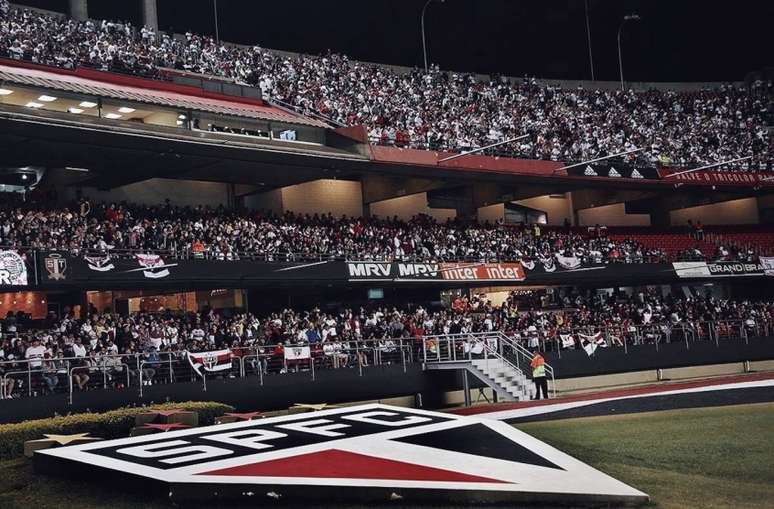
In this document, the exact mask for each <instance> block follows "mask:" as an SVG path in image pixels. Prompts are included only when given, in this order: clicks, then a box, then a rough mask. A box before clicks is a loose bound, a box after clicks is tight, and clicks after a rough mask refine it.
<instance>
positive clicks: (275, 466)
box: [35, 405, 648, 504]
mask: <svg viewBox="0 0 774 509" xmlns="http://www.w3.org/2000/svg"><path fill="white" fill-rule="evenodd" d="M35 468H36V470H38V471H40V472H45V473H49V474H57V473H59V474H61V475H67V473H68V472H69V473H72V472H78V473H79V475H78V478H79V479H81V480H83V482H100V479H102V478H105V479H106V478H110V479H115V478H116V477H122V476H123V477H124V478H125V480H126V481H128V482H129V481H132V480H135V481H138V482H141V483H142V486H145V487H148V486H149V484H150V483H155V485H156V488H159V487H160V488H161V489H160V491H162V492H163V493H168V494H169V496H170V497H171V498H172V499H173V500H176V501H183V500H196V501H197V502H199V503H203V502H207V501H214V500H224V499H247V498H248V497H255V498H253V499H252V500H256V499H259V498H267V497H268V498H272V499H277V498H279V499H281V500H303V499H307V500H309V499H311V500H315V501H316V502H318V503H319V502H325V501H329V500H350V501H354V500H359V501H363V500H372V501H373V500H387V499H393V500H395V499H402V500H405V501H428V500H430V501H436V502H446V501H450V502H451V501H456V502H498V501H519V502H528V501H540V502H544V503H546V502H562V503H572V504H582V503H595V504H599V503H604V502H623V503H639V502H645V501H647V500H648V497H647V495H645V494H644V493H642V492H640V491H637V490H636V489H634V488H631V487H630V486H627V485H626V484H623V483H621V482H620V481H617V480H616V479H613V478H612V477H610V476H608V475H606V474H603V473H602V472H599V471H598V470H595V469H593V468H591V467H590V466H588V465H586V464H584V463H582V462H580V461H578V460H576V459H574V458H572V457H570V456H568V455H566V454H564V453H562V452H560V451H558V450H556V449H554V448H553V447H550V446H548V445H547V444H545V443H543V442H540V441H539V440H536V439H534V438H532V437H530V436H529V435H527V434H525V433H522V432H520V431H518V430H516V429H514V428H512V427H511V426H510V425H508V424H506V423H502V422H498V421H494V420H489V419H485V418H480V417H475V416H456V415H449V414H442V413H437V412H428V411H423V410H410V409H405V408H397V407H390V406H385V405H361V406H356V407H349V408H342V409H333V410H326V411H322V412H315V413H311V414H298V415H292V416H284V417H277V418H271V419H263V420H255V421H246V422H237V423H231V424H222V425H216V426H209V427H203V428H194V429H189V430H181V431H175V432H168V433H163V434H161V435H149V436H142V437H134V438H125V439H118V440H109V441H105V442H96V443H90V444H84V445H76V446H71V447H62V448H59V449H49V450H45V451H37V452H36V453H35ZM84 469H86V470H89V473H90V474H92V475H86V473H85V472H84ZM100 474H101V475H100ZM124 485H125V484H124ZM256 501H257V500H256Z"/></svg>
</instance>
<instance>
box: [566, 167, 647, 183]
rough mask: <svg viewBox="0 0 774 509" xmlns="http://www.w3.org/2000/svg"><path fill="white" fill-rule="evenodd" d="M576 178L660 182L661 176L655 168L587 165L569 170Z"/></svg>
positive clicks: (569, 173) (568, 172)
mask: <svg viewBox="0 0 774 509" xmlns="http://www.w3.org/2000/svg"><path fill="white" fill-rule="evenodd" d="M567 174H568V175H572V176H574V177H605V178H611V179H621V178H626V179H643V180H645V179H647V180H658V178H659V174H658V172H657V171H656V169H655V168H635V167H634V166H626V165H602V164H587V165H585V166H575V167H574V168H569V169H568V170H567Z"/></svg>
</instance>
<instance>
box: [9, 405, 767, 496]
mask: <svg viewBox="0 0 774 509" xmlns="http://www.w3.org/2000/svg"><path fill="white" fill-rule="evenodd" d="M517 427H518V428H519V429H522V430H524V431H526V432H527V433H530V434H531V435H534V436H535V437H537V438H539V439H541V440H544V441H545V442H547V443H549V444H551V445H553V446H555V447H557V448H558V449H560V450H562V451H565V452H567V453H569V454H571V455H573V456H575V457H577V458H578V459H580V460H582V461H585V462H587V463H589V464H591V465H592V466H594V467H596V468H598V469H600V470H602V471H604V472H606V473H608V474H610V475H612V476H613V477H616V478H618V479H620V480H622V481H624V482H626V483H628V484H631V485H632V486H634V487H635V488H638V489H640V490H642V491H644V492H646V493H648V494H649V495H650V496H651V498H652V500H653V503H652V504H650V506H649V508H659V509H672V508H680V509H693V508H696V509H699V508H701V509H713V508H734V509H745V508H751V509H753V508H755V509H758V508H760V509H763V508H766V509H769V508H772V507H774V403H763V404H755V405H740V406H727V407H719V408H700V409H689V410H674V411H666V412H653V413H643V414H631V415H621V416H609V417H590V418H582V419H567V420H562V421H550V422H542V423H529V424H523V425H519V426H517ZM272 505H273V504H272ZM49 507H52V508H53V507H67V508H69V509H92V508H94V509H97V508H110V509H140V508H147V509H156V508H168V507H170V506H169V504H167V503H166V502H165V501H163V500H153V499H149V498H147V497H143V495H142V494H137V495H127V494H125V493H120V492H116V491H112V490H110V489H109V488H108V487H103V486H95V485H93V484H90V483H89V481H88V479H84V480H83V483H73V482H69V481H62V480H58V479H52V478H46V477H40V476H36V475H34V474H33V472H32V467H31V464H30V462H29V461H28V460H26V459H16V460H10V461H5V462H0V508H3V509H17V508H18V509H22V508H23V509H46V508H49ZM299 507H300V506H299ZM304 507H311V506H308V505H306V506H304ZM349 507H351V508H352V509H354V508H356V507H362V506H349ZM377 507H378V506H376V505H369V506H368V509H377ZM384 507H400V506H396V505H386V506H384ZM403 507H405V506H403ZM444 509H449V506H444Z"/></svg>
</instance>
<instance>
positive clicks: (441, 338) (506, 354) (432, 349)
mask: <svg viewBox="0 0 774 509" xmlns="http://www.w3.org/2000/svg"><path fill="white" fill-rule="evenodd" d="M422 352H423V355H422V359H423V362H424V363H425V364H427V363H439V364H443V363H456V362H463V361H467V362H470V361H473V360H474V359H485V360H488V359H490V358H496V359H498V360H500V361H503V362H505V363H506V364H508V365H510V366H511V367H512V368H513V369H514V370H515V371H517V372H520V373H522V374H523V375H524V376H525V377H528V376H529V375H531V373H532V366H531V362H532V358H533V357H534V356H535V354H534V352H531V351H529V350H528V349H527V348H525V347H524V346H522V345H520V344H519V343H518V342H516V341H514V340H513V339H512V338H510V337H508V336H507V335H505V334H504V333H502V332H500V331H493V332H472V333H460V334H443V335H435V336H427V337H426V338H425V340H424V341H423V349H422ZM545 369H546V374H547V375H548V377H549V379H550V381H551V384H550V386H551V393H552V395H553V396H556V379H555V377H554V369H553V368H552V367H551V366H550V365H549V364H545Z"/></svg>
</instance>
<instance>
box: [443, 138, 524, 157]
mask: <svg viewBox="0 0 774 509" xmlns="http://www.w3.org/2000/svg"><path fill="white" fill-rule="evenodd" d="M528 137H529V134H522V135H521V136H517V137H515V138H511V139H509V140H504V141H498V142H497V143H492V144H491V145H484V146H483V147H479V148H476V149H473V150H469V151H467V152H463V153H461V154H454V155H453V156H449V157H444V158H443V159H439V160H438V162H439V163H443V162H445V161H451V160H452V159H457V158H460V157H465V156H470V155H473V154H477V153H479V152H482V151H484V150H487V149H490V148H493V147H499V146H500V145H505V144H506V143H511V142H514V141H519V140H523V139H524V138H528Z"/></svg>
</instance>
